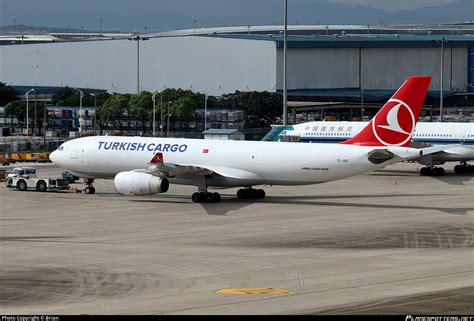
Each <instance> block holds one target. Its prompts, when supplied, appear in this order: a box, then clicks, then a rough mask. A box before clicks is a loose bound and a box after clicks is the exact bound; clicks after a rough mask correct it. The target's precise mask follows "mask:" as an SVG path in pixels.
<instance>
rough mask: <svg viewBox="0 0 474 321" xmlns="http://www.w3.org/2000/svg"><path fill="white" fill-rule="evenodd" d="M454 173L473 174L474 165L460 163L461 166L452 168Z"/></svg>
mask: <svg viewBox="0 0 474 321" xmlns="http://www.w3.org/2000/svg"><path fill="white" fill-rule="evenodd" d="M454 172H455V173H456V174H473V173H474V165H469V164H467V163H466V162H461V164H459V165H456V166H454Z"/></svg>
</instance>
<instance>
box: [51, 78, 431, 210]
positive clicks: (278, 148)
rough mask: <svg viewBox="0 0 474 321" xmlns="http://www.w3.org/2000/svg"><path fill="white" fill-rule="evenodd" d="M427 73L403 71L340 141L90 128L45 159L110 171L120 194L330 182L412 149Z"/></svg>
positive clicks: (406, 156)
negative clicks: (123, 133)
mask: <svg viewBox="0 0 474 321" xmlns="http://www.w3.org/2000/svg"><path fill="white" fill-rule="evenodd" d="M430 81H431V77H424V76H413V77H409V78H408V79H407V80H406V81H405V83H404V84H403V85H402V86H401V87H400V88H399V89H398V91H397V92H396V93H395V94H394V95H393V96H392V98H391V99H390V100H389V101H388V102H387V103H386V104H385V105H384V106H383V107H382V109H381V110H380V111H379V112H378V113H377V115H375V117H374V118H373V119H372V121H371V122H370V123H369V124H368V125H366V126H365V127H364V128H363V129H362V130H361V131H360V132H359V133H358V134H357V135H355V136H354V137H352V138H351V139H349V140H347V141H345V142H343V143H341V144H337V143H336V144H294V143H275V142H262V141H218V140H203V139H183V138H146V137H117V136H91V137H83V138H77V139H74V140H71V141H68V142H65V143H64V144H62V145H61V146H59V148H58V149H57V150H56V151H54V152H53V153H52V154H51V155H50V157H51V160H52V161H53V162H54V163H55V164H57V165H59V166H61V167H63V168H65V169H67V170H69V171H71V172H72V173H74V174H75V175H76V176H79V177H83V178H84V180H85V183H86V185H87V187H86V188H85V192H86V193H87V194H93V193H94V192H95V188H94V187H93V186H92V183H93V181H94V179H95V178H113V179H114V185H115V189H116V190H117V192H119V193H121V194H123V195H147V194H154V193H164V192H166V191H168V188H169V185H170V183H171V184H183V185H193V186H196V187H197V188H198V192H196V193H194V194H193V195H192V200H193V201H194V202H219V201H220V195H219V193H210V192H208V188H230V187H243V188H241V189H239V190H238V192H237V197H238V198H239V199H243V198H250V199H262V198H264V197H265V191H264V190H263V189H253V188H252V187H253V186H257V185H305V184H315V183H323V182H329V181H333V180H337V179H342V178H346V177H350V176H354V175H358V174H362V173H365V172H368V171H372V170H375V169H379V168H382V167H385V166H387V165H390V164H393V163H396V162H399V161H402V160H410V159H413V158H415V157H419V156H420V154H421V153H423V150H420V149H414V148H409V147H408V145H409V144H410V142H411V138H412V135H413V132H414V130H415V126H416V122H417V119H418V116H419V114H420V111H421V107H422V104H423V101H424V99H425V96H426V93H427V90H428V86H429V84H430Z"/></svg>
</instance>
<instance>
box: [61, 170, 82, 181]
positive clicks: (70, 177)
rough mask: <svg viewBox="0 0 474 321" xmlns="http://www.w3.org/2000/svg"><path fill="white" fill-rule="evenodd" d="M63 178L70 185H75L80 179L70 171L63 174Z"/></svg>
mask: <svg viewBox="0 0 474 321" xmlns="http://www.w3.org/2000/svg"><path fill="white" fill-rule="evenodd" d="M61 176H62V178H64V179H67V180H68V181H69V183H74V182H76V181H77V180H78V179H79V177H77V176H76V175H74V174H73V173H71V172H69V171H65V172H63V173H62V175H61Z"/></svg>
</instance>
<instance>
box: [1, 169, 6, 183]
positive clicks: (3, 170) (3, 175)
mask: <svg viewBox="0 0 474 321" xmlns="http://www.w3.org/2000/svg"><path fill="white" fill-rule="evenodd" d="M6 177H7V171H6V170H5V169H0V182H4V181H5V179H6Z"/></svg>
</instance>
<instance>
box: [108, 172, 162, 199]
mask: <svg viewBox="0 0 474 321" xmlns="http://www.w3.org/2000/svg"><path fill="white" fill-rule="evenodd" d="M114 185H115V190H116V191H117V192H118V193H120V194H122V195H148V194H156V193H166V192H167V191H168V188H169V187H170V183H169V182H168V180H167V179H166V178H164V177H157V176H153V175H150V174H146V173H140V172H120V173H118V174H117V175H115V178H114Z"/></svg>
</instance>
